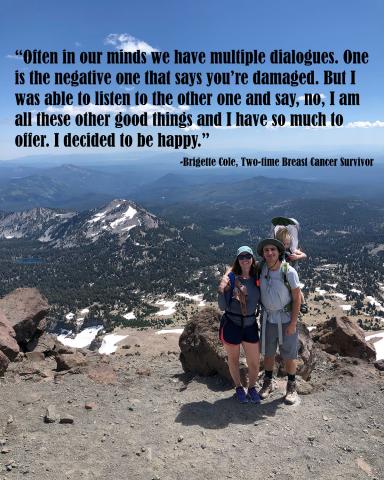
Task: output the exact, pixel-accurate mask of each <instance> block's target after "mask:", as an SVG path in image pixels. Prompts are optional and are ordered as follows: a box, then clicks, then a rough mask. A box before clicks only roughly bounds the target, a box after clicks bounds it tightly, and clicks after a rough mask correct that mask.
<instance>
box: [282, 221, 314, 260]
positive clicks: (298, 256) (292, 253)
mask: <svg viewBox="0 0 384 480" xmlns="http://www.w3.org/2000/svg"><path fill="white" fill-rule="evenodd" d="M275 238H276V240H280V242H281V243H282V244H283V245H284V247H285V254H284V256H285V260H286V261H287V262H288V263H292V262H297V261H298V260H305V259H306V258H307V255H306V254H305V253H304V252H303V251H302V250H300V249H299V248H292V236H291V235H290V233H289V230H288V228H287V227H279V228H278V229H277V231H276V233H275Z"/></svg>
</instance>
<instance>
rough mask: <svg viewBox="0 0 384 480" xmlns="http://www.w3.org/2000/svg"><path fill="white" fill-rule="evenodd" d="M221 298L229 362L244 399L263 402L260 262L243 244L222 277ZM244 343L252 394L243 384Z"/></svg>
mask: <svg viewBox="0 0 384 480" xmlns="http://www.w3.org/2000/svg"><path fill="white" fill-rule="evenodd" d="M218 293H219V296H218V302H219V307H220V309H221V310H225V313H224V315H223V317H222V319H221V323H220V340H221V341H222V342H223V345H224V348H225V351H226V352H227V355H228V366H229V371H230V373H231V377H232V379H233V382H234V384H235V388H236V397H237V399H238V400H239V402H240V403H247V402H248V401H249V400H250V401H251V402H252V403H260V397H259V394H258V393H257V391H256V387H255V385H256V380H257V377H258V375H259V355H260V347H259V331H258V326H257V322H256V316H255V312H256V309H257V305H258V303H259V298H260V292H259V288H258V287H257V285H256V264H255V258H254V256H253V251H252V249H251V248H250V247H247V246H243V247H240V248H239V249H238V251H237V256H236V260H235V262H234V264H233V265H232V267H231V269H230V270H229V271H228V272H227V274H225V275H224V277H223V278H222V280H221V282H220V285H219V288H218ZM240 344H241V345H242V346H243V349H244V352H245V356H246V359H247V364H248V378H249V386H248V395H247V394H246V393H245V390H244V388H243V386H242V384H241V380H240V369H239V358H240Z"/></svg>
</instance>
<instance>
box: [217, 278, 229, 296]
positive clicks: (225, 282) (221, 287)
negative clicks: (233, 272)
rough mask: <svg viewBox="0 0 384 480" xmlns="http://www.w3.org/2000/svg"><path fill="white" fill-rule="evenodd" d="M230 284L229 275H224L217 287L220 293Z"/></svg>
mask: <svg viewBox="0 0 384 480" xmlns="http://www.w3.org/2000/svg"><path fill="white" fill-rule="evenodd" d="M229 286H230V281H229V277H228V275H224V276H223V278H222V279H221V281H220V283H219V288H218V289H217V290H218V292H219V293H224V291H225V290H228V288H229Z"/></svg>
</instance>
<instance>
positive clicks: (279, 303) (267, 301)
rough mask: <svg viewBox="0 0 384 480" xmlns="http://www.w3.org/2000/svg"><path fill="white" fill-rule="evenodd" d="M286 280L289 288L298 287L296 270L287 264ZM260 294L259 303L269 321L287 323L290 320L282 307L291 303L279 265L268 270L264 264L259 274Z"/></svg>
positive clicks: (288, 314)
mask: <svg viewBox="0 0 384 480" xmlns="http://www.w3.org/2000/svg"><path fill="white" fill-rule="evenodd" d="M286 275H287V281H288V283H289V285H290V287H291V289H294V288H298V287H299V283H300V282H299V276H298V275H297V272H296V270H295V269H294V268H293V267H291V266H290V265H289V266H288V270H287V273H286ZM260 295H261V303H262V304H263V307H264V309H265V310H266V312H267V314H268V322H270V323H279V320H280V321H281V323H288V322H290V321H291V315H290V313H289V312H285V311H284V307H285V306H286V305H288V304H289V303H291V301H292V298H291V293H290V291H289V290H288V288H287V287H286V285H285V283H284V275H283V272H282V270H281V267H280V268H279V269H278V270H274V271H272V270H268V267H267V265H264V266H263V268H262V271H261V275H260Z"/></svg>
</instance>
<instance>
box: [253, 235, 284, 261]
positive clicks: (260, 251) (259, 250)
mask: <svg viewBox="0 0 384 480" xmlns="http://www.w3.org/2000/svg"><path fill="white" fill-rule="evenodd" d="M266 245H274V246H275V247H277V249H278V250H279V253H284V252H285V247H284V245H283V244H282V243H281V242H280V241H279V240H276V238H264V240H261V242H259V244H258V245H257V253H258V254H259V255H260V257H262V256H263V249H264V247H265V246H266Z"/></svg>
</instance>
